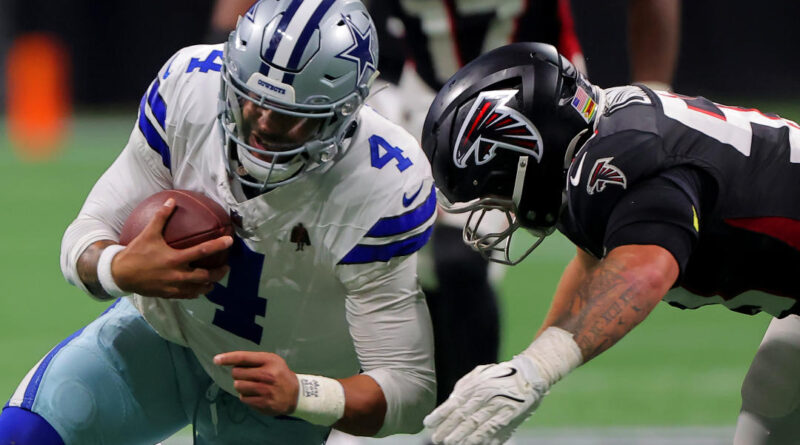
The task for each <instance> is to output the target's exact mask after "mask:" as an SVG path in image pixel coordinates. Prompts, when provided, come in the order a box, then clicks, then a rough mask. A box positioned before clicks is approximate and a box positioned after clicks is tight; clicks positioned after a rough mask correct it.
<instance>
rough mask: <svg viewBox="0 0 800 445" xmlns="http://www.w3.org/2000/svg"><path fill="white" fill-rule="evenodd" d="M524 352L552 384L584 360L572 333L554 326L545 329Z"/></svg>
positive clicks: (543, 376)
mask: <svg viewBox="0 0 800 445" xmlns="http://www.w3.org/2000/svg"><path fill="white" fill-rule="evenodd" d="M522 354H523V355H525V356H526V357H529V358H530V359H531V360H533V361H534V363H536V365H537V367H538V368H539V372H540V374H541V377H542V378H543V379H544V380H545V381H547V382H548V383H549V384H550V385H551V386H552V385H554V384H555V383H556V382H557V381H559V380H561V378H562V377H564V376H565V375H567V373H569V372H570V371H572V370H573V369H575V368H577V367H578V366H579V365H580V364H581V363H582V362H583V355H582V354H581V348H580V347H579V346H578V344H577V343H575V340H573V339H572V333H570V332H568V331H565V330H564V329H561V328H557V327H554V326H551V327H549V328H547V329H545V331H544V332H542V335H540V336H539V337H538V338H537V339H536V340H534V341H533V343H531V345H530V346H528V348H527V349H525V350H524V351H522Z"/></svg>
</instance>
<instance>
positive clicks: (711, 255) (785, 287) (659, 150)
mask: <svg viewBox="0 0 800 445" xmlns="http://www.w3.org/2000/svg"><path fill="white" fill-rule="evenodd" d="M605 91H606V92H605V103H604V107H603V112H602V114H601V115H600V116H599V119H598V121H597V125H596V126H595V129H594V134H593V135H592V136H591V138H590V139H589V140H588V141H587V142H586V143H585V144H584V145H583V146H582V147H581V148H580V150H579V151H578V152H577V154H576V155H575V158H574V160H573V161H572V164H571V166H570V168H569V171H568V176H567V196H568V200H567V201H568V203H567V208H566V210H565V212H564V215H563V216H562V219H561V221H560V223H559V229H560V230H561V231H562V232H563V233H564V234H565V235H566V236H567V237H568V238H570V239H571V240H572V241H573V242H574V243H576V244H577V245H578V246H579V247H581V248H582V249H584V250H585V251H587V252H589V253H590V254H592V255H593V256H595V257H597V258H603V257H604V256H605V255H606V254H607V253H608V252H609V251H611V250H612V249H613V248H615V247H618V246H622V245H631V244H653V245H659V246H662V247H664V248H665V249H667V250H669V251H670V252H671V253H672V254H673V256H674V257H675V259H676V260H677V261H678V264H679V265H680V270H681V274H680V277H679V279H678V281H677V282H676V287H675V288H674V289H673V290H672V291H670V292H669V293H668V294H667V296H665V298H664V300H665V301H668V302H669V303H670V304H672V305H675V306H678V307H681V308H696V307H700V306H704V305H707V304H713V303H721V304H724V305H725V306H727V307H728V308H730V309H732V310H735V311H738V312H743V313H747V314H755V313H758V312H760V311H766V312H768V313H770V314H772V315H774V316H778V317H783V316H786V315H788V314H800V280H797V279H796V278H795V277H794V273H795V271H800V126H798V125H797V124H796V123H794V122H792V121H789V120H786V119H782V118H780V117H779V116H776V115H772V114H766V113H762V112H760V111H758V110H755V109H747V108H739V107H729V106H725V105H720V104H716V103H713V102H711V101H709V100H707V99H704V98H702V97H686V96H680V95H676V94H671V93H668V92H663V91H658V92H654V91H652V90H649V89H647V88H646V87H639V86H626V87H619V88H610V89H607V90H605Z"/></svg>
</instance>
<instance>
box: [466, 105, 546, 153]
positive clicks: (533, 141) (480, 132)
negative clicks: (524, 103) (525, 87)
mask: <svg viewBox="0 0 800 445" xmlns="http://www.w3.org/2000/svg"><path fill="white" fill-rule="evenodd" d="M516 94H517V90H499V91H485V92H482V93H481V94H480V95H479V96H478V98H477V99H476V100H475V103H474V104H473V105H472V109H471V110H470V111H469V114H468V115H467V118H466V119H465V120H464V123H463V125H462V126H461V130H460V132H459V134H458V139H457V140H456V146H455V150H453V162H455V165H456V166H457V167H459V168H466V167H467V166H468V165H469V161H470V159H471V160H472V162H473V163H474V164H475V165H482V164H485V163H487V162H489V161H490V160H491V159H492V158H494V157H495V155H496V150H497V148H504V149H507V150H512V151H516V152H518V153H522V154H525V155H528V156H533V157H534V158H535V159H536V162H541V160H542V137H541V136H540V135H539V131H538V130H537V129H536V127H535V126H534V125H533V124H532V123H531V122H530V121H529V120H528V119H527V118H526V117H525V116H523V115H522V113H520V112H519V111H517V110H515V109H513V108H511V107H506V106H505V104H506V103H507V102H508V101H509V100H510V99H511V98H512V97H514V96H515V95H516Z"/></svg>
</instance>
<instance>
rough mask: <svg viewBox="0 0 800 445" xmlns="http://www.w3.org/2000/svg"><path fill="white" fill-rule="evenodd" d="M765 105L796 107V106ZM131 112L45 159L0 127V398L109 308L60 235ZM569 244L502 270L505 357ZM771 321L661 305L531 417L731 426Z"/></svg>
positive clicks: (516, 345)
mask: <svg viewBox="0 0 800 445" xmlns="http://www.w3.org/2000/svg"><path fill="white" fill-rule="evenodd" d="M764 108H765V109H771V110H776V111H778V112H782V114H783V115H784V116H786V117H789V118H791V117H793V116H794V117H795V118H796V117H797V115H798V112H797V110H796V109H793V108H788V107H771V108H768V107H764ZM134 113H135V108H133V107H131V112H130V113H128V114H123V115H99V114H97V115H91V114H83V115H80V116H79V117H77V118H75V120H74V121H73V123H72V132H71V137H70V138H69V141H68V143H66V145H65V146H64V148H63V150H62V152H61V154H60V155H59V156H57V159H55V160H52V161H48V162H37V163H30V162H24V161H21V160H20V159H19V158H18V157H17V156H16V155H15V152H14V150H13V149H12V147H11V146H10V145H9V142H8V140H7V136H6V135H7V131H6V129H5V127H3V126H0V178H2V179H0V184H2V186H1V187H0V204H2V208H4V209H5V210H0V211H2V213H3V214H4V215H5V216H4V217H2V222H1V223H0V229H2V230H0V277H2V280H0V357H1V358H0V398H8V397H9V396H10V395H11V393H12V392H13V391H14V388H15V387H16V385H17V383H18V381H19V380H20V379H21V378H22V377H23V376H24V375H25V373H26V372H27V371H28V370H29V368H30V367H31V366H33V365H34V364H35V363H36V362H37V361H38V360H39V359H40V358H41V357H42V356H43V355H44V354H45V353H47V351H48V350H49V349H50V348H51V347H52V346H53V345H55V344H56V343H57V342H59V341H60V340H61V339H63V338H64V337H66V336H67V335H69V334H71V333H72V332H74V331H75V330H77V329H78V328H80V327H81V326H83V325H85V324H86V323H87V322H89V321H91V320H92V319H93V318H94V317H95V316H96V315H97V314H99V313H100V312H102V310H103V309H104V308H105V306H106V304H103V303H99V302H96V301H94V300H92V299H90V298H89V297H88V296H86V295H84V294H82V293H81V292H80V291H78V290H77V289H76V288H74V287H72V286H70V285H68V284H67V283H66V282H65V281H64V280H63V278H62V276H61V272H60V268H59V248H60V241H61V236H62V234H63V231H64V229H65V228H66V226H67V225H68V224H69V222H70V221H71V220H72V218H73V217H74V216H75V215H76V213H77V212H78V209H79V207H80V205H81V203H82V202H83V199H84V197H85V196H86V194H87V193H88V192H89V189H90V188H91V186H92V184H93V183H94V181H95V180H96V179H97V177H98V176H99V175H100V174H101V173H102V171H103V170H104V168H105V167H106V166H107V165H108V164H110V162H111V161H112V160H113V159H114V157H115V156H116V154H117V153H118V152H119V150H120V149H121V148H122V146H123V145H124V144H125V142H126V140H127V138H128V134H129V133H130V130H131V128H132V126H133V122H134V119H135V114H134ZM0 125H1V124H0ZM573 249H574V248H573V247H571V246H570V244H569V243H568V242H567V241H566V240H565V239H564V238H563V237H561V236H560V235H557V236H553V237H552V238H551V239H548V240H546V241H545V242H544V244H543V245H542V246H541V247H540V248H539V249H538V250H537V251H536V252H535V253H534V254H533V255H532V256H531V257H530V258H528V259H527V260H526V261H525V262H524V263H523V264H521V265H520V266H518V267H516V268H510V269H509V270H508V272H507V274H506V277H505V279H504V281H503V283H502V286H501V292H502V313H503V344H502V354H503V357H504V358H508V357H510V356H511V355H512V354H513V353H514V352H515V351H518V350H520V349H522V348H523V347H525V346H526V345H527V344H528V343H529V342H530V340H531V338H532V335H533V333H534V332H535V331H536V330H537V328H538V325H539V323H540V321H541V319H542V318H543V316H544V313H545V311H546V310H547V307H548V306H549V298H550V295H551V294H552V292H553V290H554V289H555V286H556V282H557V280H558V277H559V275H560V272H561V270H562V268H563V267H564V265H565V264H566V262H567V261H569V259H570V258H571V256H572V254H573V252H574V250H573ZM768 322H769V317H767V316H764V315H761V316H756V317H746V316H742V315H739V314H735V313H732V312H729V311H726V310H723V309H720V308H706V309H702V310H698V311H680V310H677V309H674V308H671V307H669V306H667V305H666V304H662V305H659V307H658V308H657V309H656V310H655V312H654V313H653V314H652V316H651V317H650V318H649V319H648V320H647V321H645V322H644V323H643V324H642V325H641V326H639V327H638V328H636V330H635V331H634V332H633V333H632V334H631V335H630V336H629V337H628V338H625V339H623V341H622V342H621V343H620V344H619V345H618V346H617V347H615V348H613V349H612V350H610V351H609V352H608V353H606V354H604V355H602V356H601V357H599V358H597V359H595V360H594V361H592V362H591V363H589V364H588V365H586V366H584V367H582V368H580V369H579V370H577V371H576V372H574V374H573V375H571V376H570V377H568V378H567V379H566V380H564V381H563V382H561V383H559V385H557V386H556V387H555V388H554V389H553V390H552V392H551V394H550V396H549V397H548V398H547V399H545V402H544V404H543V405H542V407H541V408H540V409H539V410H538V411H537V413H536V415H535V416H534V417H533V418H532V420H531V421H529V425H530V426H534V425H535V426H547V427H553V426H556V427H558V426H626V425H653V426H688V425H704V426H714V425H732V424H733V423H734V422H735V419H736V415H737V412H738V409H739V385H740V383H741V380H742V378H743V376H744V374H745V372H746V371H747V366H748V363H749V361H750V359H751V358H752V356H753V354H754V352H755V350H756V348H757V346H758V343H759V341H760V339H761V336H762V334H763V332H764V329H765V328H766V325H767V323H768Z"/></svg>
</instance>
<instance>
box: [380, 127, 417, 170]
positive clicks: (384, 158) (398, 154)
mask: <svg viewBox="0 0 800 445" xmlns="http://www.w3.org/2000/svg"><path fill="white" fill-rule="evenodd" d="M381 149H383V150H381ZM381 151H383V153H381ZM369 152H370V158H371V160H372V166H373V167H375V168H378V169H381V168H383V167H384V166H385V165H386V164H387V163H388V162H389V161H391V160H392V159H395V160H397V169H398V170H400V171H401V172H402V171H404V170H405V169H407V168H408V167H411V166H412V165H413V163H412V162H411V159H408V158H407V157H405V156H403V150H401V149H400V148H398V147H394V146H392V145H391V144H390V143H388V142H386V139H384V138H382V137H380V136H377V135H372V136H370V138H369Z"/></svg>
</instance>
